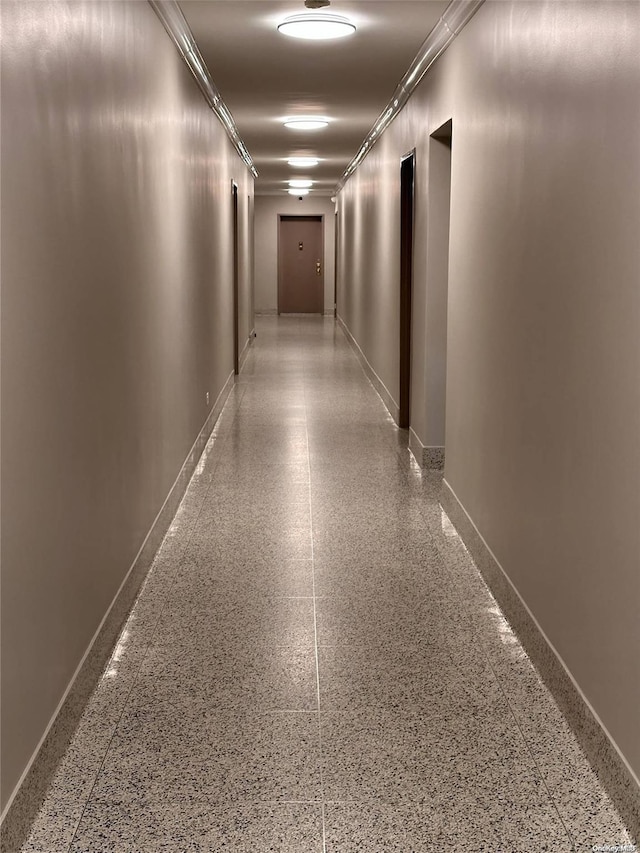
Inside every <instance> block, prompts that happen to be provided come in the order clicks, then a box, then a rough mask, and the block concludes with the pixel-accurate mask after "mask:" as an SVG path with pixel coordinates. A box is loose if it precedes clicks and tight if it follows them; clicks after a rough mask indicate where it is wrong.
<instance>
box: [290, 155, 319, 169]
mask: <svg viewBox="0 0 640 853" xmlns="http://www.w3.org/2000/svg"><path fill="white" fill-rule="evenodd" d="M287 163H288V164H289V165H290V166H293V167H294V168H296V169H305V168H306V167H307V166H309V167H311V166H317V165H318V160H316V158H315V157H290V158H289V159H288V160H287Z"/></svg>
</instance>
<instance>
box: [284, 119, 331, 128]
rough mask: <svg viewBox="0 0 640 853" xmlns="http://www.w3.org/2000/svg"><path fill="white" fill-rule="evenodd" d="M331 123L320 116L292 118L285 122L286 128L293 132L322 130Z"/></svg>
mask: <svg viewBox="0 0 640 853" xmlns="http://www.w3.org/2000/svg"><path fill="white" fill-rule="evenodd" d="M328 124H329V122H328V121H327V120H326V118H321V117H320V116H292V117H291V118H287V119H285V120H284V126H285V127H288V128H290V129H291V130H321V129H322V128H323V127H327V125H328Z"/></svg>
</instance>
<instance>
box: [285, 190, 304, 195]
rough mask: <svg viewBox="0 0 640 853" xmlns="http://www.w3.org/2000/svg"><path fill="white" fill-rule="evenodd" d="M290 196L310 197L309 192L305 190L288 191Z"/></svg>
mask: <svg viewBox="0 0 640 853" xmlns="http://www.w3.org/2000/svg"><path fill="white" fill-rule="evenodd" d="M287 192H288V193H289V195H309V190H305V189H297V190H287Z"/></svg>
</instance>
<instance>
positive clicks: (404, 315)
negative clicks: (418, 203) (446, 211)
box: [398, 151, 416, 429]
mask: <svg viewBox="0 0 640 853" xmlns="http://www.w3.org/2000/svg"><path fill="white" fill-rule="evenodd" d="M415 162H416V153H415V151H412V152H411V153H410V154H407V155H406V157H403V158H402V162H401V164H400V399H399V401H398V408H399V412H398V426H400V427H403V428H405V429H406V428H408V427H409V405H410V387H411V288H412V280H413V182H414V172H415Z"/></svg>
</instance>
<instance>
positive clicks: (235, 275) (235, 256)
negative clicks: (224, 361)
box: [231, 181, 240, 375]
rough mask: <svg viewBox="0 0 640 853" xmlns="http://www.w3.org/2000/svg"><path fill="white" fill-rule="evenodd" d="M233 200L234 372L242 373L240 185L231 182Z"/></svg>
mask: <svg viewBox="0 0 640 853" xmlns="http://www.w3.org/2000/svg"><path fill="white" fill-rule="evenodd" d="M231 195H232V199H233V372H234V373H235V374H236V375H237V374H238V373H240V347H239V342H238V320H239V308H238V302H239V297H238V286H239V279H240V276H239V246H238V185H237V184H236V182H235V181H232V182H231Z"/></svg>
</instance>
